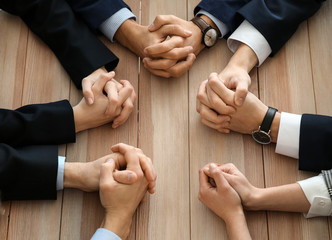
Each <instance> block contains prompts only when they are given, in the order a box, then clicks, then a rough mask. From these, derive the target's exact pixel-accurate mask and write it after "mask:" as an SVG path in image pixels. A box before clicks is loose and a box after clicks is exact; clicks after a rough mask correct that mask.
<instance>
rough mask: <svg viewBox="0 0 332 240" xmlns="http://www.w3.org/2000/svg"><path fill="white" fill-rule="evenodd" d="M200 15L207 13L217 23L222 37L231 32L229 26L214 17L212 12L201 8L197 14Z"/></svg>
mask: <svg viewBox="0 0 332 240" xmlns="http://www.w3.org/2000/svg"><path fill="white" fill-rule="evenodd" d="M199 15H205V16H207V17H209V18H210V19H211V21H212V22H214V24H216V26H217V28H218V29H219V32H220V33H221V37H220V38H222V37H223V36H225V35H226V34H227V33H228V32H229V28H228V27H227V25H226V24H225V23H223V22H222V21H220V20H219V19H218V18H216V17H214V16H213V15H212V14H210V13H208V12H207V11H204V10H200V11H199V12H198V13H197V14H196V15H195V16H199Z"/></svg>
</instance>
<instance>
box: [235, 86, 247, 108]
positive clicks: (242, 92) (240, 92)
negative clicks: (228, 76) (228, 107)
mask: <svg viewBox="0 0 332 240" xmlns="http://www.w3.org/2000/svg"><path fill="white" fill-rule="evenodd" d="M248 87H249V86H248V83H247V82H245V81H240V82H239V83H238V84H237V86H236V89H235V96H234V98H235V99H234V101H235V104H236V105H237V106H242V104H243V102H244V100H245V98H246V96H247V94H248Z"/></svg>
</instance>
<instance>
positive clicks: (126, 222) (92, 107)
mask: <svg viewBox="0 0 332 240" xmlns="http://www.w3.org/2000/svg"><path fill="white" fill-rule="evenodd" d="M128 33H130V34H128ZM126 34H127V35H126ZM131 34H132V35H131ZM138 36H141V37H138ZM168 36H170V38H168ZM115 38H116V40H117V41H118V42H119V43H120V44H121V45H123V46H125V47H127V48H128V49H130V50H131V51H133V52H134V53H136V54H137V55H138V56H140V57H142V58H143V63H144V66H145V67H146V68H147V69H148V70H149V71H150V72H151V73H153V74H155V75H158V76H162V77H178V76H180V75H181V74H183V73H184V72H186V71H187V70H188V69H189V68H190V67H191V66H192V64H193V62H194V61H195V59H196V55H197V54H198V53H199V52H200V51H201V50H203V49H204V46H203V45H202V44H201V38H202V33H201V31H200V29H199V28H198V27H197V26H196V25H194V24H193V23H192V22H190V21H185V20H182V19H179V18H177V17H175V16H158V17H157V18H156V19H155V21H154V23H153V24H151V25H150V26H149V27H146V26H141V25H138V24H137V23H136V22H134V21H132V20H127V21H125V22H124V23H123V24H122V26H121V28H120V29H119V30H118V31H117V33H116V36H115ZM247 50H248V48H247V46H246V45H240V46H239V48H238V50H237V51H236V53H235V54H234V55H233V57H232V58H231V60H230V61H229V63H228V65H227V66H226V67H225V69H224V70H222V72H221V73H220V74H217V73H211V74H210V75H209V77H208V79H207V80H205V81H203V82H202V83H201V85H200V87H199V90H198V94H197V111H198V112H199V113H200V115H201V119H202V123H203V124H205V125H207V126H209V127H212V128H214V129H216V130H218V131H220V132H224V133H229V132H230V130H233V131H237V132H242V133H248V132H250V131H251V130H252V129H255V128H256V127H257V126H256V125H257V122H258V121H256V120H257V119H253V121H252V122H250V121H246V123H242V122H241V121H240V120H241V119H246V118H242V115H243V114H245V113H246V112H247V111H242V110H241V109H243V108H247V106H246V105H248V103H249V104H250V101H254V100H253V99H254V98H253V97H252V94H251V93H249V94H248V87H249V85H250V83H251V80H250V76H249V75H248V72H249V71H250V70H251V68H252V67H253V66H254V65H255V64H256V63H257V59H256V60H255V61H250V64H248V63H247V62H245V61H244V59H246V58H243V56H247V55H246V51H247ZM250 51H251V50H250ZM243 54H244V55H243ZM114 77H115V72H113V71H112V72H107V71H106V69H105V68H103V67H102V68H100V69H98V70H96V71H95V72H93V73H92V74H90V75H89V76H87V77H86V78H84V79H83V81H82V88H83V95H84V99H82V101H81V102H80V103H79V104H78V105H77V106H75V107H74V115H75V126H76V131H77V132H79V131H82V130H84V129H88V128H93V127H97V126H100V125H103V124H106V123H108V122H112V127H113V128H117V127H119V126H120V125H122V124H123V123H125V122H126V120H127V119H128V117H129V115H130V113H131V112H132V111H133V109H134V103H135V100H136V93H135V91H134V88H133V86H132V85H131V84H130V82H129V81H127V80H120V81H117V80H115V79H114ZM104 92H105V93H106V94H104ZM247 94H248V96H247ZM245 100H246V101H245ZM242 105H243V106H242ZM263 106H265V105H263ZM265 110H266V109H265ZM235 113H237V114H235ZM262 113H264V110H262ZM241 114H242V115H241ZM258 115H259V114H258ZM96 116H100V117H96ZM237 116H238V117H237ZM259 117H261V116H258V118H259ZM231 118H233V121H232V123H231V121H230V120H231ZM236 118H238V121H234V120H235V119H236ZM112 151H113V152H114V154H113V155H109V156H105V157H103V158H101V159H99V160H96V161H94V162H92V163H90V164H94V165H96V166H95V167H94V168H96V169H100V182H99V189H100V198H101V202H102V205H103V206H104V207H105V209H106V215H105V220H104V223H103V227H105V228H107V229H110V230H112V231H113V232H115V233H116V234H118V235H119V236H121V237H125V236H127V234H128V232H129V227H128V226H130V223H131V217H132V215H133V213H134V212H135V209H136V207H137V206H138V204H139V202H140V201H141V199H142V198H143V196H144V194H145V191H147V190H148V191H149V192H150V193H153V192H154V187H155V179H156V174H155V171H154V168H153V165H152V162H151V160H150V159H149V158H148V157H146V156H145V155H144V153H143V152H142V151H141V150H140V149H137V148H134V147H131V146H128V145H125V144H118V145H115V146H113V147H112ZM122 162H123V163H122ZM67 166H69V165H68V164H67ZM116 169H118V170H116ZM66 172H67V173H70V171H65V173H66ZM201 173H203V172H201ZM95 175H96V176H97V175H98V176H99V174H95ZM210 175H211V174H209V173H208V172H204V176H205V178H206V179H208V177H211V176H210ZM67 179H70V178H67ZM91 179H92V178H91ZM94 179H95V180H96V181H95V183H94V184H93V185H94V187H93V188H92V189H90V188H87V189H86V186H85V187H79V186H78V188H80V189H83V190H85V191H92V190H94V189H95V188H96V186H95V185H98V180H99V179H98V177H97V178H94ZM64 184H65V186H66V187H77V186H74V185H73V184H70V183H67V182H66V178H65V183H64ZM97 188H98V187H97ZM115 193H116V194H115ZM114 203H121V204H120V205H121V206H119V204H114ZM123 209H127V210H128V211H123Z"/></svg>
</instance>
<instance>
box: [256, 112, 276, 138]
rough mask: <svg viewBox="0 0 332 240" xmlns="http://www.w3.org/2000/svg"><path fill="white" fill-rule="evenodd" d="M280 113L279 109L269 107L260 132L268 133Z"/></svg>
mask: <svg viewBox="0 0 332 240" xmlns="http://www.w3.org/2000/svg"><path fill="white" fill-rule="evenodd" d="M277 112H278V109H276V108H273V107H269V108H268V109H267V112H266V114H265V117H264V119H263V122H262V124H261V127H260V130H261V131H264V132H266V133H268V132H269V131H270V128H271V125H272V122H273V119H274V116H275V115H276V113H277Z"/></svg>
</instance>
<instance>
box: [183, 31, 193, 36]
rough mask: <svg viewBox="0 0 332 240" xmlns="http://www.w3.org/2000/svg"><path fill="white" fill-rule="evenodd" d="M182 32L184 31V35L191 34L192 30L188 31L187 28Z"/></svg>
mask: <svg viewBox="0 0 332 240" xmlns="http://www.w3.org/2000/svg"><path fill="white" fill-rule="evenodd" d="M183 32H184V34H185V35H191V34H192V32H191V31H189V30H184V31H183Z"/></svg>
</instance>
